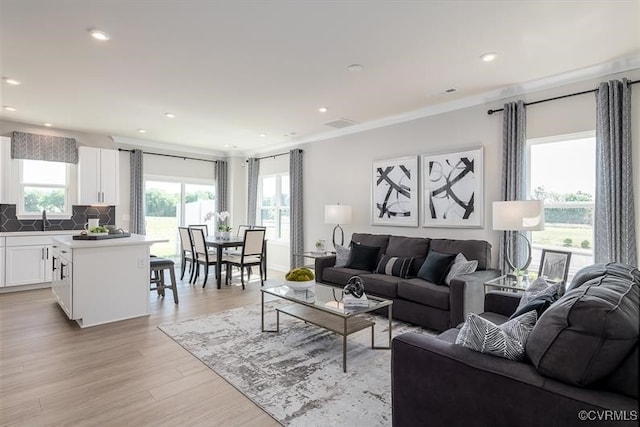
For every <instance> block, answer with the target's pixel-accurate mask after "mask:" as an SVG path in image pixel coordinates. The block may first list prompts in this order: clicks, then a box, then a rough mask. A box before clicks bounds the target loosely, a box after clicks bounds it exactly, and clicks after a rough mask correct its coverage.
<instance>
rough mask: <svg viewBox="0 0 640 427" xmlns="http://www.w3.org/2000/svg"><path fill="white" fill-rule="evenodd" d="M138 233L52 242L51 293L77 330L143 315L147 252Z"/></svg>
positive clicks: (147, 241) (146, 300)
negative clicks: (100, 238)
mask: <svg viewBox="0 0 640 427" xmlns="http://www.w3.org/2000/svg"><path fill="white" fill-rule="evenodd" d="M163 241H166V240H158V239H151V238H148V237H146V236H142V235H139V234H132V235H131V236H130V237H123V238H116V239H107V240H73V238H72V236H59V237H56V238H54V248H53V253H54V258H53V282H52V285H51V289H52V291H53V295H54V296H55V298H56V300H57V301H58V304H59V305H60V307H62V309H63V310H64V312H65V313H66V314H67V316H68V317H69V319H72V320H75V321H76V322H77V323H78V325H80V327H81V328H86V327H89V326H95V325H101V324H104V323H110V322H116V321H119V320H124V319H131V318H134V317H140V316H148V315H149V247H150V246H151V245H152V244H153V243H158V242H163Z"/></svg>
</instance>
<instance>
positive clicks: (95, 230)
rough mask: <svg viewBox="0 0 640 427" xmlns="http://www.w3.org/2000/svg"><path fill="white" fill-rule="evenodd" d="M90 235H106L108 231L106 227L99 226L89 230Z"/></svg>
mask: <svg viewBox="0 0 640 427" xmlns="http://www.w3.org/2000/svg"><path fill="white" fill-rule="evenodd" d="M89 232H90V233H108V232H109V229H108V228H107V227H104V226H102V225H99V226H97V227H93V228H91V229H90V230H89Z"/></svg>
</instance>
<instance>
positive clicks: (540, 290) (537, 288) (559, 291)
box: [516, 277, 564, 312]
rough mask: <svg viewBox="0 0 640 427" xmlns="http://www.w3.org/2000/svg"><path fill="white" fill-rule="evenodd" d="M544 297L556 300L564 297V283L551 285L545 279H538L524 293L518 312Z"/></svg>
mask: <svg viewBox="0 0 640 427" xmlns="http://www.w3.org/2000/svg"><path fill="white" fill-rule="evenodd" d="M542 295H550V296H554V297H555V298H556V299H557V298H560V297H561V296H562V295H564V284H563V283H549V282H547V281H546V280H545V279H544V278H543V277H538V278H537V279H536V280H535V281H534V282H533V283H531V284H530V285H529V287H528V288H527V290H526V291H524V292H523V293H522V297H521V298H520V303H519V304H518V308H517V309H516V312H517V311H518V310H520V309H521V308H522V307H524V306H525V305H527V304H528V303H529V302H531V300H533V299H534V298H536V297H539V296H542Z"/></svg>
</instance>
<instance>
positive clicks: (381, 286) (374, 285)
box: [360, 273, 400, 298]
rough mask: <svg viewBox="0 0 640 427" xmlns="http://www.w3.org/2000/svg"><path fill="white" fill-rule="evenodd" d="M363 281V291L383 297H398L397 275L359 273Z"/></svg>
mask: <svg viewBox="0 0 640 427" xmlns="http://www.w3.org/2000/svg"><path fill="white" fill-rule="evenodd" d="M360 278H361V279H362V282H363V283H364V292H365V293H372V294H374V295H378V296H381V297H383V298H398V281H399V280H400V279H399V278H398V277H394V276H387V275H386V274H377V273H370V274H361V275H360Z"/></svg>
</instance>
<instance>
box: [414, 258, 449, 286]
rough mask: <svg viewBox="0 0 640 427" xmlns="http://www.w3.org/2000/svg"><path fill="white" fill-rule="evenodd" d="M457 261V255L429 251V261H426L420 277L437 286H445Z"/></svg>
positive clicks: (421, 268)
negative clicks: (450, 270) (449, 273)
mask: <svg viewBox="0 0 640 427" xmlns="http://www.w3.org/2000/svg"><path fill="white" fill-rule="evenodd" d="M455 259H456V255H450V254H441V253H439V252H436V251H429V254H428V255H427V259H425V260H424V263H423V264H422V267H420V271H418V277H419V278H420V279H423V280H426V281H427V282H431V283H434V284H436V285H443V284H444V279H445V277H447V273H448V272H449V268H450V267H451V264H453V261H454V260H455Z"/></svg>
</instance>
